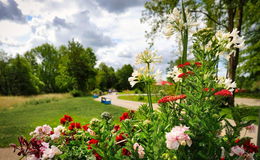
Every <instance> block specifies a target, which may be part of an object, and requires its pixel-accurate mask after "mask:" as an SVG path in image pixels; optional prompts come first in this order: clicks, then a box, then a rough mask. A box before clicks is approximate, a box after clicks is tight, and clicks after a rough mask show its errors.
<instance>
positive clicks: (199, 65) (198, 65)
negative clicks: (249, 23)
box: [194, 62, 202, 67]
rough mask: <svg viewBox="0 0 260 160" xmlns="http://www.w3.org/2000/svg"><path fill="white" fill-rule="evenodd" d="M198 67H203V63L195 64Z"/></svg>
mask: <svg viewBox="0 0 260 160" xmlns="http://www.w3.org/2000/svg"><path fill="white" fill-rule="evenodd" d="M194 64H195V65H196V66H197V67H201V66H202V63H200V62H195V63H194Z"/></svg>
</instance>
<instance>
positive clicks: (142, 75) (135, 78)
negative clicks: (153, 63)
mask: <svg viewBox="0 0 260 160" xmlns="http://www.w3.org/2000/svg"><path fill="white" fill-rule="evenodd" d="M161 73H162V72H161V71H160V70H159V69H158V70H156V71H154V68H153V67H152V68H150V70H148V69H147V68H145V67H141V68H139V69H138V70H134V72H133V73H132V77H129V78H128V81H129V83H130V85H131V87H133V86H134V85H135V84H137V83H139V82H149V83H150V82H153V81H155V80H160V78H161Z"/></svg>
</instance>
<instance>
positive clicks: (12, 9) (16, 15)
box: [0, 0, 25, 23]
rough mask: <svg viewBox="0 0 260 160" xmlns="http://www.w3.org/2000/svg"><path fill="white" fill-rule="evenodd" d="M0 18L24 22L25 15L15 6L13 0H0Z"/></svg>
mask: <svg viewBox="0 0 260 160" xmlns="http://www.w3.org/2000/svg"><path fill="white" fill-rule="evenodd" d="M0 20H12V21H17V22H23V23H24V22H25V16H24V15H23V13H22V11H21V10H20V9H19V8H18V7H17V3H16V2H15V1H14V0H8V4H5V3H4V2H1V1H0Z"/></svg>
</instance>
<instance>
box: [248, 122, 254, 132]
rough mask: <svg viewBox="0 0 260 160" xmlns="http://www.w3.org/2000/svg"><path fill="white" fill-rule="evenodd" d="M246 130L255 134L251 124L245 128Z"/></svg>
mask: <svg viewBox="0 0 260 160" xmlns="http://www.w3.org/2000/svg"><path fill="white" fill-rule="evenodd" d="M246 130H248V131H249V133H254V132H255V125H253V124H251V125H249V126H246Z"/></svg>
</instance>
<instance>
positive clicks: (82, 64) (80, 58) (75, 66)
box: [65, 40, 96, 91]
mask: <svg viewBox="0 0 260 160" xmlns="http://www.w3.org/2000/svg"><path fill="white" fill-rule="evenodd" d="M65 54H66V56H67V58H68V59H67V72H68V76H70V77H72V78H73V79H74V86H73V87H74V89H78V90H81V91H89V89H90V85H89V80H91V79H92V78H93V77H95V75H96V72H95V69H94V66H95V64H96V56H95V53H94V52H93V50H92V49H91V48H86V49H85V48H84V47H83V46H82V45H81V44H80V43H79V42H75V41H74V40H72V41H69V43H68V47H67V48H66V50H65Z"/></svg>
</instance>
